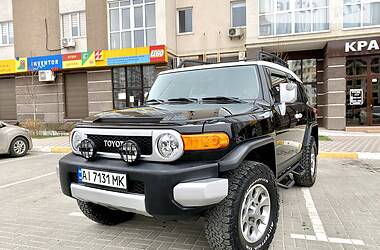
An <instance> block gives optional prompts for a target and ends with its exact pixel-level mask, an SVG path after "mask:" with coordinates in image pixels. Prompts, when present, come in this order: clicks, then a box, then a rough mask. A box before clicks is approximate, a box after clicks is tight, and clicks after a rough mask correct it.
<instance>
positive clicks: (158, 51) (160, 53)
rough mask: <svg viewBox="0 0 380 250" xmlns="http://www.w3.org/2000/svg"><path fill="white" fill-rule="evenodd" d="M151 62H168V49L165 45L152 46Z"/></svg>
mask: <svg viewBox="0 0 380 250" xmlns="http://www.w3.org/2000/svg"><path fill="white" fill-rule="evenodd" d="M150 62H151V63H158V62H166V51H165V46H164V45H158V46H150Z"/></svg>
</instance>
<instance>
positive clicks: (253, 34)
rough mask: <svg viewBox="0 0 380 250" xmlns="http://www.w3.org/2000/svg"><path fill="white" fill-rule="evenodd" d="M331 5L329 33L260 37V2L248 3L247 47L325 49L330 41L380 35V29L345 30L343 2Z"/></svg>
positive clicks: (334, 1)
mask: <svg viewBox="0 0 380 250" xmlns="http://www.w3.org/2000/svg"><path fill="white" fill-rule="evenodd" d="M329 3H330V7H329V16H330V18H329V20H330V30H329V31H328V32H316V33H310V34H292V35H281V36H272V37H260V36H259V1H247V39H246V44H247V47H249V48H252V47H254V48H265V49H266V50H268V51H274V52H278V51H279V52H282V51H299V50H310V49H323V48H324V46H325V45H326V42H328V41H334V40H336V39H350V38H356V37H371V36H374V35H378V34H380V29H379V28H373V27H372V28H370V27H368V28H360V29H359V28H356V29H343V0H339V1H336V0H329Z"/></svg>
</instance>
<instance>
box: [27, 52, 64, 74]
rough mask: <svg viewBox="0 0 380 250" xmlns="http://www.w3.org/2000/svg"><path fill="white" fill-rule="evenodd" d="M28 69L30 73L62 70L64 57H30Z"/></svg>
mask: <svg viewBox="0 0 380 250" xmlns="http://www.w3.org/2000/svg"><path fill="white" fill-rule="evenodd" d="M28 69H29V70H30V71H40V70H59V69H62V55H52V56H38V57H29V58H28Z"/></svg>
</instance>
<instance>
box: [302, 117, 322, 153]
mask: <svg viewBox="0 0 380 250" xmlns="http://www.w3.org/2000/svg"><path fill="white" fill-rule="evenodd" d="M313 130H314V131H316V133H317V134H316V138H315V143H316V144H317V153H318V151H319V139H318V135H319V132H318V123H317V122H313V123H311V124H309V126H308V127H307V128H306V131H305V136H304V138H303V143H302V144H303V146H306V145H309V142H310V139H311V137H312V136H313Z"/></svg>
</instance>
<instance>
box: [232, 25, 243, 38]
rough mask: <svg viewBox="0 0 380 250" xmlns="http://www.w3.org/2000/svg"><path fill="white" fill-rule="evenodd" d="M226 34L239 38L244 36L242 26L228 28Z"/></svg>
mask: <svg viewBox="0 0 380 250" xmlns="http://www.w3.org/2000/svg"><path fill="white" fill-rule="evenodd" d="M228 36H229V37H230V38H231V39H232V38H241V37H242V36H244V28H234V27H231V28H229V29H228Z"/></svg>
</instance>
